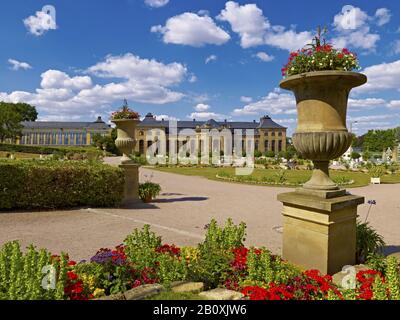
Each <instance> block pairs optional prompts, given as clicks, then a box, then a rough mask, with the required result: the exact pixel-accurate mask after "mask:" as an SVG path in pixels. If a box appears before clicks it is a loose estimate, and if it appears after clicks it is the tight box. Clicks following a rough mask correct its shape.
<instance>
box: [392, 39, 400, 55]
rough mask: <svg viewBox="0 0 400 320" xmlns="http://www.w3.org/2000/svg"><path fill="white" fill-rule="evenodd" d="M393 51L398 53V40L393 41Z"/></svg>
mask: <svg viewBox="0 0 400 320" xmlns="http://www.w3.org/2000/svg"><path fill="white" fill-rule="evenodd" d="M393 53H394V54H400V40H395V41H394V42H393Z"/></svg>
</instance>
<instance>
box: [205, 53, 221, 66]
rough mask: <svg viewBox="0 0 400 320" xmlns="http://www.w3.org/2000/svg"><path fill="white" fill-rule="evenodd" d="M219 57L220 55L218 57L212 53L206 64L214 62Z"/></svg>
mask: <svg viewBox="0 0 400 320" xmlns="http://www.w3.org/2000/svg"><path fill="white" fill-rule="evenodd" d="M217 59H218V57H217V56H216V55H215V54H212V55H210V56H208V57H207V59H206V61H205V63H206V64H209V63H210V62H212V61H217Z"/></svg>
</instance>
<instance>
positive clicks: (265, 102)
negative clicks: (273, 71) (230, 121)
mask: <svg viewBox="0 0 400 320" xmlns="http://www.w3.org/2000/svg"><path fill="white" fill-rule="evenodd" d="M265 113H267V114H275V115H276V114H294V113H296V100H295V98H294V96H293V95H292V94H289V93H282V92H280V90H279V89H278V90H275V91H273V92H270V93H268V94H267V95H266V96H265V97H263V98H261V99H260V100H259V101H255V102H252V103H249V104H247V105H245V106H244V107H243V108H238V109H235V110H234V111H233V114H234V115H236V116H245V115H257V114H265Z"/></svg>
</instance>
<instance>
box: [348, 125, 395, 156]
mask: <svg viewBox="0 0 400 320" xmlns="http://www.w3.org/2000/svg"><path fill="white" fill-rule="evenodd" d="M399 142H400V127H397V128H394V129H388V130H370V131H368V133H366V134H365V135H363V136H360V137H357V139H356V140H355V141H354V144H353V147H358V148H362V149H363V150H364V151H366V150H368V151H370V152H382V151H383V150H386V149H387V148H391V149H393V148H394V147H395V146H396V145H397V144H398V143H399Z"/></svg>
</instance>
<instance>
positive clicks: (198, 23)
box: [151, 12, 231, 47]
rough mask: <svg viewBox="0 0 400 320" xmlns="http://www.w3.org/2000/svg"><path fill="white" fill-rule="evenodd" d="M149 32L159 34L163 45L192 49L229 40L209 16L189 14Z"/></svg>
mask: <svg viewBox="0 0 400 320" xmlns="http://www.w3.org/2000/svg"><path fill="white" fill-rule="evenodd" d="M151 32H159V33H161V34H162V35H163V41H164V42H165V43H173V44H181V45H189V46H193V47H202V46H204V45H206V44H215V45H221V44H224V43H226V42H227V41H229V39H230V38H231V37H230V35H229V34H228V33H227V32H226V31H224V30H223V29H221V28H220V27H218V26H217V25H216V24H215V22H214V20H213V19H212V18H210V17H209V16H207V15H205V16H199V15H197V14H195V13H191V12H185V13H182V14H180V15H177V16H174V17H172V18H169V19H168V20H167V22H166V24H165V26H161V25H158V26H153V27H152V28H151Z"/></svg>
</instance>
